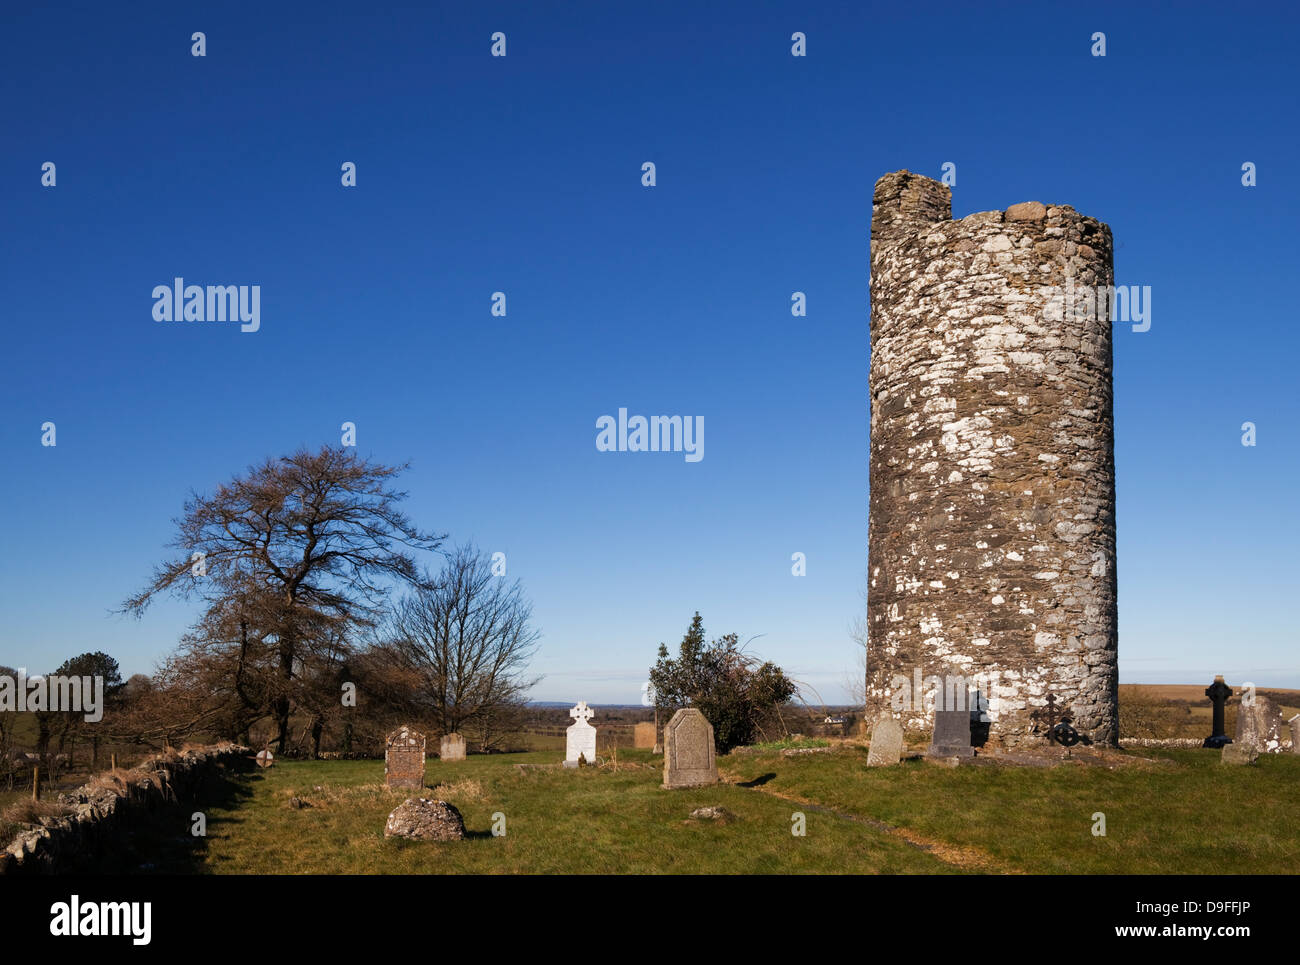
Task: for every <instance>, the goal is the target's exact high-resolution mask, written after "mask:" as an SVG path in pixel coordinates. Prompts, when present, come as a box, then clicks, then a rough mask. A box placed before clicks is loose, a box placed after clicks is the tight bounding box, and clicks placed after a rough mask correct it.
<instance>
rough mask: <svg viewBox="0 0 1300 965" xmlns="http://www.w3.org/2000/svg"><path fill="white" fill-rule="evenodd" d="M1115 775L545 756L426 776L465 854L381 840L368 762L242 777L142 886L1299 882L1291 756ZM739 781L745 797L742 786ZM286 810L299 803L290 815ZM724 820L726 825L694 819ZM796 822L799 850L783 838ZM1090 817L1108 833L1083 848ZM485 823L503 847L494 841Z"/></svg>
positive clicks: (380, 812) (1201, 757) (397, 796)
mask: <svg viewBox="0 0 1300 965" xmlns="http://www.w3.org/2000/svg"><path fill="white" fill-rule="evenodd" d="M1129 756H1130V758H1131V761H1129V762H1126V763H1125V764H1124V765H1123V766H1120V767H1115V768H1107V767H1101V766H1095V765H1084V764H1080V763H1066V764H1063V765H1060V766H1057V767H1053V768H1040V767H1014V768H1013V767H1000V766H974V767H961V768H957V769H950V768H945V767H942V766H938V765H935V764H932V763H928V762H925V761H921V760H909V761H905V762H904V763H903V764H902V765H900V766H898V767H893V768H875V769H870V770H869V769H867V768H866V767H865V761H866V751H865V749H864V748H863V747H861V746H860V745H856V744H846V745H842V746H840V747H838V748H837V749H835V750H833V751H831V752H827V753H817V754H807V755H802V756H794V757H784V756H782V755H781V754H780V751H779V749H777V748H775V747H774V748H772V749H771V750H760V751H759V752H757V753H747V754H744V755H734V756H728V757H724V758H721V759H720V760H719V768H720V771H721V773H722V776H723V781H724V783H723V784H720V785H718V786H716V787H711V788H703V789H696V790H689V791H673V792H669V791H664V790H662V789H661V788H660V786H659V785H660V782H661V779H662V771H661V767H662V758H657V757H652V756H651V755H650V753H649V752H648V751H621V752H620V753H619V755H618V757H619V762H620V765H621V766H620V768H619V770H617V771H615V770H614V769H613V768H611V767H605V768H587V769H582V770H577V771H563V770H550V769H527V770H524V769H520V768H517V767H516V766H515V765H516V764H520V763H529V764H553V763H554V762H555V759H556V755H555V754H554V753H550V752H538V753H529V754H509V755H493V756H471V757H470V758H468V759H467V760H465V761H460V762H454V763H447V764H444V763H442V762H440V761H436V760H431V761H430V762H429V765H428V768H427V770H426V783H427V784H429V785H436V786H432V787H430V788H429V789H427V790H426V791H425V796H429V797H438V798H441V799H444V800H447V801H450V802H451V803H453V804H455V805H456V807H457V808H459V809H460V811H461V813H462V815H463V816H464V818H465V824H466V827H467V829H468V830H469V832H470V839H469V840H467V841H464V842H457V843H429V842H409V841H399V840H389V839H385V838H384V837H383V827H384V820H385V818H386V817H387V815H388V813H389V812H390V811H391V810H392V809H393V808H394V807H395V806H396V805H397V804H398V803H400V802H401V801H402V800H403V799H404V798H405V797H407V796H408V793H407V792H401V791H389V790H388V789H387V788H385V787H383V785H382V781H383V768H384V765H383V762H382V761H328V762H309V761H303V762H296V761H288V762H283V763H280V764H277V766H276V767H274V768H272V769H270V770H266V771H255V772H251V773H248V774H243V775H239V776H238V777H237V778H236V779H235V785H236V786H234V787H232V788H231V789H230V793H228V794H227V795H225V800H224V802H222V803H220V804H217V805H216V806H213V807H210V808H209V809H208V811H207V815H208V836H207V838H206V841H205V842H204V843H203V844H202V845H201V846H200V847H199V849H198V850H193V849H191V850H190V851H189V852H187V853H186V854H185V855H184V857H183V858H182V857H181V856H180V855H178V854H173V856H172V860H173V861H183V862H184V865H185V866H183V867H181V866H176V865H175V864H173V865H170V866H164V865H160V866H158V868H157V870H168V871H198V872H214V873H227V874H265V873H315V874H352V873H360V874H369V873H395V874H434V873H454V872H460V873H476V872H477V873H496V874H499V873H533V874H545V873H723V874H725V873H751V874H762V873H794V874H799V873H818V874H826V873H878V872H884V873H930V874H936V873H937V874H943V873H953V872H989V873H1046V874H1059V873H1065V874H1076V873H1120V874H1126V873H1177V874H1201V873H1233V872H1250V873H1260V874H1294V873H1295V872H1296V871H1297V870H1300V827H1297V822H1296V820H1295V818H1296V813H1297V809H1296V803H1295V787H1296V785H1297V781H1300V756H1292V755H1271V756H1270V755H1266V756H1264V757H1262V758H1261V759H1260V762H1259V764H1258V765H1257V766H1255V767H1238V768H1227V767H1223V766H1221V765H1220V764H1219V755H1218V754H1217V753H1215V752H1200V751H1161V752H1143V753H1141V754H1136V753H1135V754H1132V755H1129ZM744 785H749V786H744ZM291 797H298V798H301V799H303V800H305V801H306V802H308V803H309V804H310V805H311V806H310V807H307V808H303V809H301V810H298V809H293V808H291V807H290V806H289V799H290V798H291ZM704 805H721V806H722V807H724V808H726V809H727V810H728V811H730V812H732V813H733V814H734V815H735V820H733V821H729V822H727V823H723V824H718V823H712V822H708V821H692V820H690V819H689V815H690V812H691V811H692V810H693V809H694V808H697V807H701V806H704ZM796 811H799V812H802V813H803V814H804V816H805V821H806V834H805V835H804V836H802V837H797V836H795V835H793V834H792V833H791V829H792V827H793V826H794V825H793V822H792V815H793V814H794V812H796ZM1096 812H1103V813H1104V814H1105V820H1106V835H1105V836H1104V837H1100V836H1095V835H1094V834H1093V833H1092V832H1093V827H1094V822H1095V819H1094V817H1093V815H1094V814H1095V813H1096ZM494 815H504V820H505V830H506V834H505V836H503V837H493V836H492V834H491V829H492V827H493V823H494V821H496V822H498V824H499V821H500V818H494Z"/></svg>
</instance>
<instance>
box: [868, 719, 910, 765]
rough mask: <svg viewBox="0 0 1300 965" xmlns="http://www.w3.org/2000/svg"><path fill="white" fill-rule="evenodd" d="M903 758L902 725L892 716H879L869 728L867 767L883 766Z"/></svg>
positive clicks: (895, 762)
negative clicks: (874, 724) (869, 740)
mask: <svg viewBox="0 0 1300 965" xmlns="http://www.w3.org/2000/svg"><path fill="white" fill-rule="evenodd" d="M902 759H903V725H902V724H900V723H899V722H898V721H896V720H894V718H892V717H881V718H880V720H878V721H876V726H875V727H873V728H872V729H871V747H870V749H869V750H868V751H867V767H884V766H886V765H888V764H897V763H898V762H899V761H900V760H902Z"/></svg>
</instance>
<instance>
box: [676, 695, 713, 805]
mask: <svg viewBox="0 0 1300 965" xmlns="http://www.w3.org/2000/svg"><path fill="white" fill-rule="evenodd" d="M716 783H718V762H717V757H716V751H715V750H714V747H713V725H712V724H710V723H709V721H708V719H707V718H705V716H704V715H703V714H702V713H700V711H699V710H698V709H697V708H695V707H685V708H683V709H682V710H679V711H677V713H675V714H673V719H672V720H670V721H669V722H668V725H667V726H666V727H664V785H663V786H664V787H666V788H677V787H700V786H701V785H704V784H716Z"/></svg>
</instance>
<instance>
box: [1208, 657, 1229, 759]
mask: <svg viewBox="0 0 1300 965" xmlns="http://www.w3.org/2000/svg"><path fill="white" fill-rule="evenodd" d="M1205 696H1207V697H1209V698H1210V703H1211V705H1212V706H1213V708H1214V711H1213V713H1214V733H1212V734H1211V735H1210V736H1209V737H1207V738H1205V743H1204V744H1202V745H1201V746H1202V747H1223V746H1224V745H1225V744H1231V743H1232V738H1231V737H1229V736H1228V732H1227V731H1225V730H1224V729H1223V708H1224V705H1225V704H1227V703H1228V698H1229V697H1231V696H1232V688H1231V687H1229V686H1228V685H1227V684H1225V683H1224V682H1223V675H1222V674H1219V675H1218V676H1216V677H1215V678H1214V683H1212V684H1210V686H1208V687H1206V688H1205Z"/></svg>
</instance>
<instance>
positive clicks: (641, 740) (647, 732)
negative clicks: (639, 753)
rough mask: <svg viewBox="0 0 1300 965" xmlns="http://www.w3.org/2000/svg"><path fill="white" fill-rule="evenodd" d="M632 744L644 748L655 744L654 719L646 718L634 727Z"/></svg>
mask: <svg viewBox="0 0 1300 965" xmlns="http://www.w3.org/2000/svg"><path fill="white" fill-rule="evenodd" d="M632 746H633V747H642V748H649V747H654V746H655V725H654V721H652V720H645V721H642V722H641V723H639V724H637V725H636V727H634V728H632Z"/></svg>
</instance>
